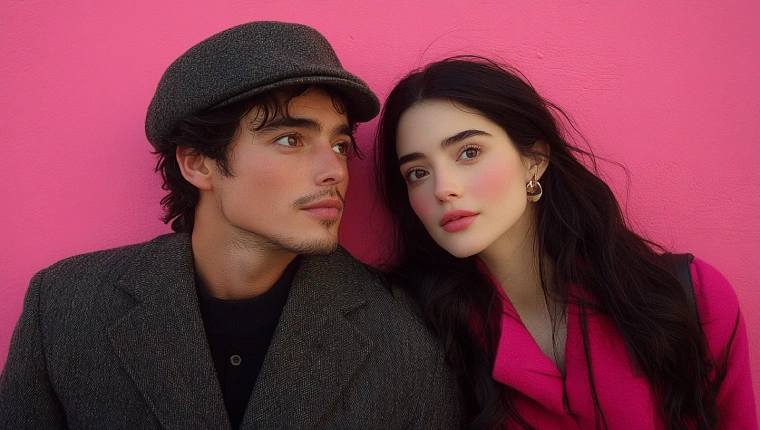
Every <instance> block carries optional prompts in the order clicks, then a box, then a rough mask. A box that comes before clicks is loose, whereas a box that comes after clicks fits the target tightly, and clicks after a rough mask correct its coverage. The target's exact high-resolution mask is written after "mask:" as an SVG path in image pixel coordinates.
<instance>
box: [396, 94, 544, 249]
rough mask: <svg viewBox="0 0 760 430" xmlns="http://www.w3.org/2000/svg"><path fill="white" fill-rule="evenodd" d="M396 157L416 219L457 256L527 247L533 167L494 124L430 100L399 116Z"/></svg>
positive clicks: (447, 103)
mask: <svg viewBox="0 0 760 430" xmlns="http://www.w3.org/2000/svg"><path fill="white" fill-rule="evenodd" d="M396 151H397V154H398V155H399V170H400V172H401V175H402V176H404V178H405V179H406V183H407V191H408V193H409V202H410V203H411V206H412V208H413V209H414V212H415V213H416V214H417V216H418V217H419V218H420V220H421V221H422V223H423V224H424V225H425V228H426V229H427V231H428V232H429V233H430V235H431V236H432V237H433V239H434V240H435V241H436V242H437V243H438V244H439V245H440V246H441V247H443V248H444V249H445V250H447V251H448V252H450V253H451V254H452V255H454V256H456V257H460V258H463V257H468V256H471V255H475V254H479V253H481V252H483V251H486V250H489V249H490V250H491V251H493V250H495V249H500V250H503V251H507V249H505V248H504V247H507V248H512V249H514V248H516V247H517V246H519V244H521V243H523V242H524V240H525V239H526V237H527V235H528V232H529V231H530V226H531V217H532V215H531V214H532V211H531V210H529V209H528V201H527V198H526V191H525V186H526V184H527V183H528V181H530V179H531V178H532V173H533V172H534V171H535V169H536V168H535V167H534V164H535V162H534V159H533V158H526V157H523V156H521V155H520V153H518V152H517V149H516V148H515V145H514V143H512V141H511V140H510V138H509V136H507V133H506V132H505V131H504V130H503V129H502V128H501V127H499V126H498V125H497V124H496V123H494V122H492V121H491V120H489V119H487V118H486V117H485V116H483V115H481V114H480V113H478V112H477V111H475V110H473V109H469V108H466V107H464V106H461V105H457V104H454V103H453V102H451V101H448V100H426V101H423V102H421V103H418V104H416V105H414V106H412V107H411V108H409V109H408V110H407V111H406V112H404V114H403V115H402V116H401V119H400V121H399V125H398V131H397V136H396Z"/></svg>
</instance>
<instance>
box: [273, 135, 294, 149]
mask: <svg viewBox="0 0 760 430" xmlns="http://www.w3.org/2000/svg"><path fill="white" fill-rule="evenodd" d="M274 143H276V144H277V145H282V146H290V147H296V146H298V136H296V135H294V134H288V135H287V136H282V137H280V138H278V139H277V140H275V141H274Z"/></svg>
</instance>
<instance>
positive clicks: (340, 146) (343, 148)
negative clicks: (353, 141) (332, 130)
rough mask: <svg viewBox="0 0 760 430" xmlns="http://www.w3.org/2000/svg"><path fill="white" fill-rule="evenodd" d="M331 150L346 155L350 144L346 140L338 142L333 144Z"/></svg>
mask: <svg viewBox="0 0 760 430" xmlns="http://www.w3.org/2000/svg"><path fill="white" fill-rule="evenodd" d="M332 148H333V151H335V152H337V153H338V154H341V155H348V152H349V151H350V149H351V145H350V144H349V143H348V142H339V143H336V144H335V145H333V147H332Z"/></svg>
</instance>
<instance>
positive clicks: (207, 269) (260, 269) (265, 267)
mask: <svg viewBox="0 0 760 430" xmlns="http://www.w3.org/2000/svg"><path fill="white" fill-rule="evenodd" d="M195 227H196V228H194V229H193V234H192V248H193V263H194V264H195V273H196V275H197V276H198V277H200V278H201V280H202V281H203V283H204V284H205V285H206V288H207V289H208V292H209V294H211V295H212V296H213V297H216V298H218V299H223V300H239V299H247V298H251V297H256V296H259V295H261V294H263V293H265V292H267V291H268V290H269V289H270V288H271V287H272V285H274V284H275V282H277V280H278V279H279V278H280V276H282V273H283V272H284V271H285V268H286V267H287V266H288V264H290V262H291V261H293V259H294V258H295V257H296V254H295V253H292V252H288V251H284V250H272V249H267V248H266V247H264V246H255V244H254V243H236V242H234V241H233V240H232V239H231V238H230V237H228V235H227V234H224V233H221V234H219V233H220V232H214V231H213V230H214V229H204V228H203V227H201V226H198V225H196V226H195Z"/></svg>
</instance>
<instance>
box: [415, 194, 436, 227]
mask: <svg viewBox="0 0 760 430" xmlns="http://www.w3.org/2000/svg"><path fill="white" fill-rule="evenodd" d="M425 194H426V193H424V192H423V191H422V190H419V189H416V190H409V204H410V205H411V206H412V209H413V210H414V213H415V214H417V217H418V218H419V219H420V221H422V223H423V224H425V225H427V224H428V222H429V221H430V217H431V215H433V202H434V199H432V198H431V196H427V195H425Z"/></svg>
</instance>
